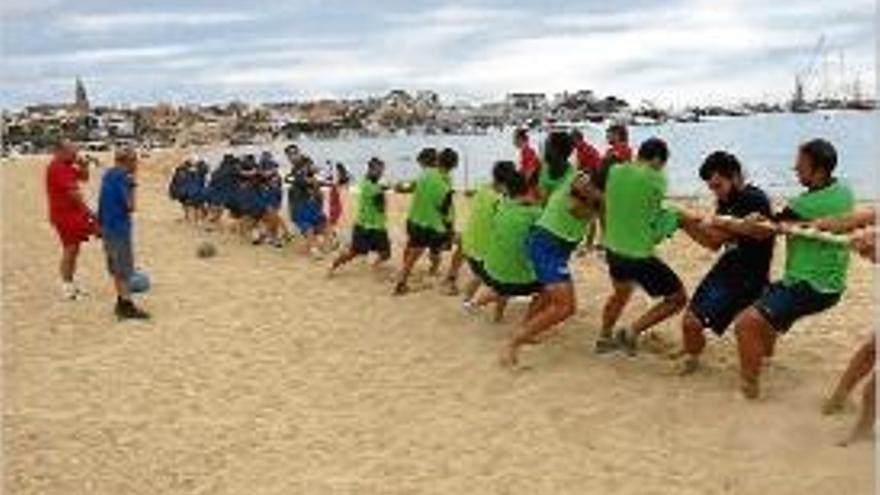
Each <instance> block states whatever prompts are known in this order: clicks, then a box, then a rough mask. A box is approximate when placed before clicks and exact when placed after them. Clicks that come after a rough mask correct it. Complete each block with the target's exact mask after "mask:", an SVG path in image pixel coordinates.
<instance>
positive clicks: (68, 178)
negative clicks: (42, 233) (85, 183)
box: [46, 159, 95, 246]
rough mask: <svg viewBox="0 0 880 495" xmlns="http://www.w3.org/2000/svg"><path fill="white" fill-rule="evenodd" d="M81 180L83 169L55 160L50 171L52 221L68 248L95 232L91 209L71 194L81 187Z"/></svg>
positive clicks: (48, 175)
mask: <svg viewBox="0 0 880 495" xmlns="http://www.w3.org/2000/svg"><path fill="white" fill-rule="evenodd" d="M79 177H80V175H79V170H78V169H77V167H76V166H75V165H74V164H73V162H62V161H60V160H57V159H55V160H52V162H51V163H49V166H48V167H47V168H46V196H47V198H48V200H49V221H50V222H52V225H54V226H55V229H56V230H57V231H58V235H59V237H60V238H61V242H62V244H64V245H65V246H67V245H70V244H76V243H79V242H84V241H86V240H87V239H88V238H89V235H91V234H92V233H94V232H95V225H94V222H93V220H92V218H91V215H90V214H89V212H88V210H87V209H86V208H85V207H84V206H83V205H82V204H80V203H79V202H78V201H75V200H74V199H73V198H71V194H70V193H71V192H72V191H76V190H77V189H78V188H79V184H78V182H79Z"/></svg>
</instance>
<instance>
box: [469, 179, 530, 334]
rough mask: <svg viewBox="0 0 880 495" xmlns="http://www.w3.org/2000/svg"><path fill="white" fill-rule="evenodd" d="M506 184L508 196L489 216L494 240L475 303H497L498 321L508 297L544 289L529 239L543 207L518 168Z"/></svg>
mask: <svg viewBox="0 0 880 495" xmlns="http://www.w3.org/2000/svg"><path fill="white" fill-rule="evenodd" d="M511 172H512V173H511V176H510V178H509V179H508V184H507V193H508V194H507V197H505V198H503V199H501V200H500V202H499V203H498V206H497V209H496V210H495V211H494V215H493V216H492V217H491V218H490V219H489V222H490V228H491V234H490V235H491V242H488V243H487V244H486V247H485V249H484V250H483V253H482V262H481V271H480V276H481V278H482V281H483V282H484V283H485V285H486V287H485V289H482V290H481V291H480V293H479V294H478V296H477V297H476V299H475V301H474V302H473V304H472V305H470V306H468V307H473V308H479V307H481V306H484V305H486V304H489V303H491V302H494V303H495V304H496V307H495V321H496V322H498V321H501V319H502V317H503V316H504V309H505V307H506V305H507V300H508V298H510V297H514V296H531V295H532V294H534V293H536V292H538V291H539V290H540V289H541V285H540V284H539V283H538V278H537V275H535V269H534V267H533V266H532V262H531V260H530V259H529V252H528V247H527V241H528V236H529V232H530V231H531V229H532V226H533V225H534V223H535V222H536V221H537V220H538V218H539V217H540V216H541V207H540V206H539V205H538V204H536V202H535V200H534V199H533V198H532V197H531V195H530V191H529V188H528V184H527V182H526V179H525V177H524V176H522V175H521V174H520V173H519V172H517V171H516V170H515V169H514V170H512V171H511Z"/></svg>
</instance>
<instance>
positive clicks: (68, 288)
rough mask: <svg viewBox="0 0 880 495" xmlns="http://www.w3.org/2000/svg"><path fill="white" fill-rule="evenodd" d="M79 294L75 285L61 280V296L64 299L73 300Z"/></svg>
mask: <svg viewBox="0 0 880 495" xmlns="http://www.w3.org/2000/svg"><path fill="white" fill-rule="evenodd" d="M78 295H79V291H78V290H77V288H76V286H75V285H73V284H72V283H71V282H62V283H61V298H62V299H64V300H65V301H75V300H76V298H77V296H78Z"/></svg>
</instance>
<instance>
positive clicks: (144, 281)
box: [128, 270, 150, 294]
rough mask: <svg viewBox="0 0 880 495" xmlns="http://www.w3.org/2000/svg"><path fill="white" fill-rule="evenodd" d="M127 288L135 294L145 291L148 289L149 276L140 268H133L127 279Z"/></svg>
mask: <svg viewBox="0 0 880 495" xmlns="http://www.w3.org/2000/svg"><path fill="white" fill-rule="evenodd" d="M128 290H130V291H132V292H133V293H135V294H137V293H141V292H147V291H148V290H150V277H149V276H147V274H146V273H144V272H142V271H140V270H135V272H134V273H133V274H132V275H131V278H130V279H128Z"/></svg>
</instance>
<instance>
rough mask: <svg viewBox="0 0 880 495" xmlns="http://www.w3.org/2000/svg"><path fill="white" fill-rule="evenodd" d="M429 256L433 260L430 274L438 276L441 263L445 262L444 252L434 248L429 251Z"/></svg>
mask: <svg viewBox="0 0 880 495" xmlns="http://www.w3.org/2000/svg"><path fill="white" fill-rule="evenodd" d="M428 258H429V259H430V261H431V268H430V269H429V270H428V275H430V276H432V277H436V276H437V275H438V274H439V273H440V263H442V262H443V257H442V254H441V252H440V251H439V250H438V251H434V250H432V251H430V252H429V253H428Z"/></svg>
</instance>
